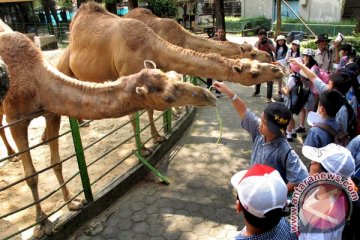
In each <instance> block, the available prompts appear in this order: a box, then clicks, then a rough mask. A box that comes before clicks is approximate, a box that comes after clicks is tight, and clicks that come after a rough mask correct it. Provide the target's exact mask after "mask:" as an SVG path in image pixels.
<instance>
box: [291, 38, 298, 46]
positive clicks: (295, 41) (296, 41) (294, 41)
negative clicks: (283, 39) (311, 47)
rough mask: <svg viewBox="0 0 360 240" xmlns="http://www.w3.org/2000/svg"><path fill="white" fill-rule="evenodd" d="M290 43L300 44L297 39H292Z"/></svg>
mask: <svg viewBox="0 0 360 240" xmlns="http://www.w3.org/2000/svg"><path fill="white" fill-rule="evenodd" d="M291 43H292V44H296V45H298V46H300V41H299V40H297V39H295V40H293V41H292V42H291Z"/></svg>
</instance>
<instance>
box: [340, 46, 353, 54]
mask: <svg viewBox="0 0 360 240" xmlns="http://www.w3.org/2000/svg"><path fill="white" fill-rule="evenodd" d="M351 49H352V46H351V45H350V44H348V43H345V44H342V45H341V46H340V49H339V50H340V51H339V55H340V57H343V56H348V55H349V54H350V53H351Z"/></svg>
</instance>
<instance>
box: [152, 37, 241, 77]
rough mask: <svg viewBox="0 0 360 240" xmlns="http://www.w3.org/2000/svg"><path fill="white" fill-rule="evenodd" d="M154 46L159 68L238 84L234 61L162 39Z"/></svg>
mask: <svg viewBox="0 0 360 240" xmlns="http://www.w3.org/2000/svg"><path fill="white" fill-rule="evenodd" d="M154 44H155V45H156V49H157V51H156V55H155V54H154V55H153V57H154V59H155V62H156V63H158V64H159V68H162V69H169V70H170V69H171V70H174V71H176V72H179V73H182V74H187V75H190V76H199V77H206V78H214V79H218V80H224V81H230V82H238V79H237V77H238V75H236V74H235V73H234V72H233V69H232V66H234V65H235V64H236V63H235V60H233V59H226V58H224V57H222V56H220V55H218V54H204V53H200V52H195V51H193V50H190V49H184V48H181V47H178V46H175V45H172V44H170V43H168V42H165V41H164V40H162V39H161V38H160V37H159V38H158V39H156V41H154ZM209 66H211V67H209ZM201 70H202V71H201Z"/></svg>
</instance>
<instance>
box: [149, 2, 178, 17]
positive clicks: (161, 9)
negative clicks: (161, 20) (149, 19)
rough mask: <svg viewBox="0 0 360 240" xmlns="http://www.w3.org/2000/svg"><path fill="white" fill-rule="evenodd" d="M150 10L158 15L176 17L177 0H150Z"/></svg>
mask: <svg viewBox="0 0 360 240" xmlns="http://www.w3.org/2000/svg"><path fill="white" fill-rule="evenodd" d="M147 3H148V6H149V8H150V10H151V11H152V12H153V13H154V14H155V15H156V16H158V17H174V16H175V15H176V12H177V5H176V2H175V0H148V1H147Z"/></svg>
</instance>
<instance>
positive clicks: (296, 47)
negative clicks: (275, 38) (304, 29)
mask: <svg viewBox="0 0 360 240" xmlns="http://www.w3.org/2000/svg"><path fill="white" fill-rule="evenodd" d="M291 49H292V50H293V51H294V52H295V51H299V50H300V41H299V40H297V39H295V40H293V41H292V42H291Z"/></svg>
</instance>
